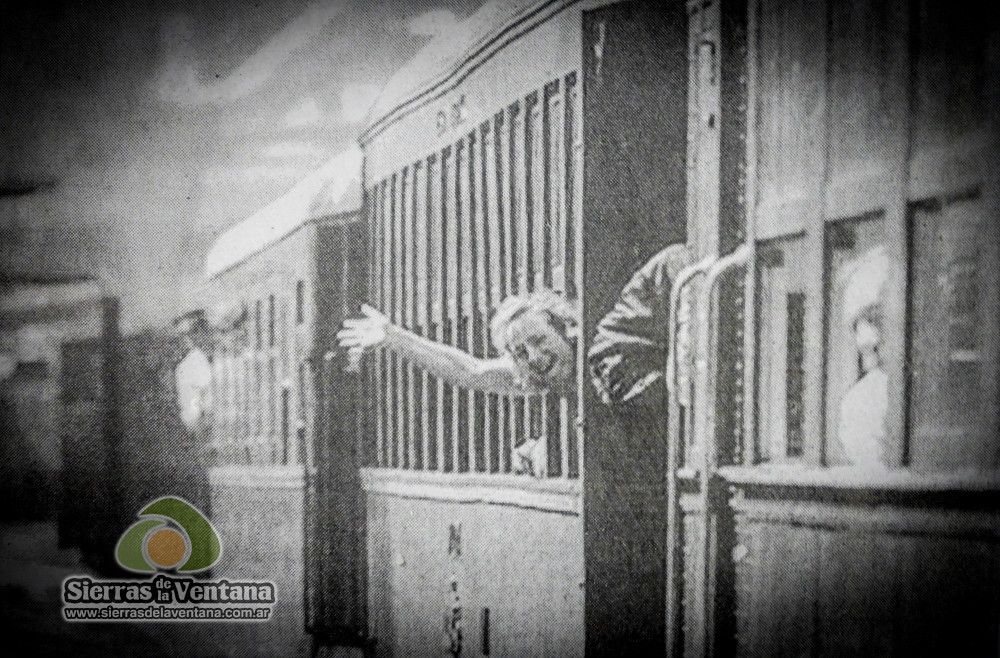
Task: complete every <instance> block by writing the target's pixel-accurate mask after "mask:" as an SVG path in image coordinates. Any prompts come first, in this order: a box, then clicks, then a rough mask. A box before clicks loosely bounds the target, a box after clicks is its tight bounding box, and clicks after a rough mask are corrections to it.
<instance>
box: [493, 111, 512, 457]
mask: <svg viewBox="0 0 1000 658" xmlns="http://www.w3.org/2000/svg"><path fill="white" fill-rule="evenodd" d="M506 116H507V114H506V113H505V112H504V111H500V112H498V113H497V115H496V116H495V117H494V119H493V143H494V150H495V153H494V161H495V166H496V195H497V212H496V230H497V237H498V238H499V245H498V251H497V259H498V261H499V267H498V269H497V273H498V276H497V286H498V288H497V294H496V296H495V297H494V303H495V304H499V303H500V302H501V301H503V299H504V298H505V297H507V295H508V293H509V291H510V276H511V249H510V245H511V239H510V231H511V222H510V217H511V214H510V185H509V184H508V176H509V171H510V166H509V164H510V158H509V156H510V146H509V143H510V132H509V129H508V126H509V125H510V122H509V121H504V118H505V117H506ZM492 339H493V341H494V342H496V336H493V337H492ZM499 406H500V409H499V413H500V428H499V432H498V434H499V441H500V445H499V447H498V449H499V450H500V452H501V455H502V456H501V460H500V461H501V465H500V471H501V472H503V473H509V472H510V468H511V454H510V444H511V440H510V436H511V432H512V429H511V422H510V397H509V396H506V395H505V396H503V397H502V398H501V399H500V400H499Z"/></svg>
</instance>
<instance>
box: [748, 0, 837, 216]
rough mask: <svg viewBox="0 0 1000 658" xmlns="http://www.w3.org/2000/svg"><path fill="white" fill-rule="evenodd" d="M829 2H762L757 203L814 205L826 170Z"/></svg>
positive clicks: (775, 206) (762, 211)
mask: <svg viewBox="0 0 1000 658" xmlns="http://www.w3.org/2000/svg"><path fill="white" fill-rule="evenodd" d="M824 4H825V3H814V2H809V1H808V0H796V1H794V2H767V3H762V4H761V15H760V23H759V24H760V53H761V61H760V62H759V73H758V85H759V97H760V98H761V99H762V100H761V107H760V110H759V131H760V137H759V142H758V144H757V148H758V153H759V157H760V161H759V165H758V167H759V168H758V172H759V175H760V182H759V189H758V202H759V204H760V205H761V206H763V207H765V208H767V210H766V211H765V210H763V209H761V210H760V211H759V214H761V215H766V214H768V213H769V212H771V209H772V208H780V207H782V206H785V205H788V204H790V203H796V202H799V201H804V202H805V203H807V204H810V205H812V206H813V207H814V208H815V207H816V206H815V203H816V202H817V201H818V198H817V197H816V192H817V181H818V180H819V178H820V177H821V175H822V171H823V151H824V141H823V136H824V134H825V131H824V130H823V127H824V116H825V114H824V111H825V107H824V106H825V97H826V94H825V85H824V81H825V79H826V75H825V69H826V53H825V48H824V44H825V43H826V34H825V29H824V26H825V25H826V21H825V16H824V13H825V7H824Z"/></svg>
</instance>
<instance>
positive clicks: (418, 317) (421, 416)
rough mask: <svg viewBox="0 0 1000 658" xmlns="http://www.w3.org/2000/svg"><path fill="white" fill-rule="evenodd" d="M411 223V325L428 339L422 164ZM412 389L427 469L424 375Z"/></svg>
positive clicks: (416, 173)
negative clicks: (412, 245)
mask: <svg viewBox="0 0 1000 658" xmlns="http://www.w3.org/2000/svg"><path fill="white" fill-rule="evenodd" d="M413 223H414V242H415V245H414V267H413V286H414V287H413V318H414V320H413V324H414V329H415V331H416V332H417V333H418V334H420V335H421V336H427V236H428V226H427V166H426V163H425V162H423V161H421V162H417V163H416V164H414V165H413ZM411 376H412V377H413V380H412V381H413V382H414V386H415V389H416V390H415V391H414V398H413V399H414V402H413V405H414V406H413V407H412V408H413V418H414V423H415V427H414V439H415V440H416V441H417V442H418V444H417V448H418V450H417V453H418V454H417V461H418V463H417V464H416V465H415V466H414V467H415V468H419V469H421V470H423V469H426V468H427V448H428V446H427V439H428V434H427V408H428V404H427V372H426V371H424V370H419V371H415V372H414V373H413V374H412V375H411Z"/></svg>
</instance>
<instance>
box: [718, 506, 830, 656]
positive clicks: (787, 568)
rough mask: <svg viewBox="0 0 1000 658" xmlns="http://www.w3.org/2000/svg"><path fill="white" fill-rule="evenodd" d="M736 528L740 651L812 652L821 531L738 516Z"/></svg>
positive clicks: (748, 653) (755, 653)
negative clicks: (740, 518) (819, 533)
mask: <svg viewBox="0 0 1000 658" xmlns="http://www.w3.org/2000/svg"><path fill="white" fill-rule="evenodd" d="M737 532H738V540H737V541H738V544H737V546H736V553H735V555H734V558H735V559H736V561H737V579H738V581H739V582H738V589H737V611H738V612H737V615H738V631H737V632H738V636H737V639H738V655H741V656H774V657H775V658H780V657H781V656H795V657H798V656H809V655H813V653H814V647H813V642H814V636H813V628H814V626H815V623H816V608H815V606H814V605H813V602H814V601H815V600H816V595H817V589H818V582H819V571H818V556H819V542H820V539H819V536H818V534H817V532H816V531H815V530H812V529H806V528H781V527H776V526H772V525H768V524H756V523H754V524H749V523H742V524H741V523H739V520H738V521H737Z"/></svg>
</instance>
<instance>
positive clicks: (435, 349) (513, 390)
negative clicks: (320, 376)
mask: <svg viewBox="0 0 1000 658" xmlns="http://www.w3.org/2000/svg"><path fill="white" fill-rule="evenodd" d="M361 313H362V315H363V316H364V317H362V318H356V319H349V320H345V321H344V328H343V329H341V330H340V331H339V332H338V333H337V340H338V342H339V343H340V345H341V347H346V348H347V350H348V354H349V355H350V356H351V357H352V358H354V359H357V358H360V356H361V354H362V353H363V352H364V351H365V350H366V349H369V348H373V347H384V348H385V349H389V350H392V351H393V352H395V353H396V354H399V355H400V356H402V357H403V358H405V359H407V360H408V361H410V362H411V363H413V364H415V365H416V366H417V367H419V368H422V369H424V370H426V371H428V372H429V373H431V374H432V375H434V376H436V377H440V378H441V379H444V380H446V381H448V382H450V383H452V384H455V385H458V386H462V387H464V388H470V389H475V390H480V391H485V392H487V393H502V394H519V395H524V394H525V393H532V392H535V391H534V389H532V388H531V387H530V386H526V385H524V384H522V383H521V382H520V381H519V379H518V377H517V376H516V373H515V371H514V364H513V363H512V362H511V361H510V360H509V359H505V358H501V359H480V358H477V357H475V356H473V355H471V354H469V353H468V352H463V351H462V350H460V349H457V348H455V347H452V346H450V345H445V344H443V343H437V342H434V341H432V340H428V339H427V338H424V337H423V336H418V335H417V334H415V333H413V332H412V331H409V330H407V329H405V328H403V327H400V326H399V325H396V324H393V323H392V322H391V321H390V320H389V318H387V317H386V316H385V315H383V314H382V313H380V312H378V311H377V310H375V309H374V308H372V307H371V306H368V305H367V304H366V305H364V306H362V307H361Z"/></svg>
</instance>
